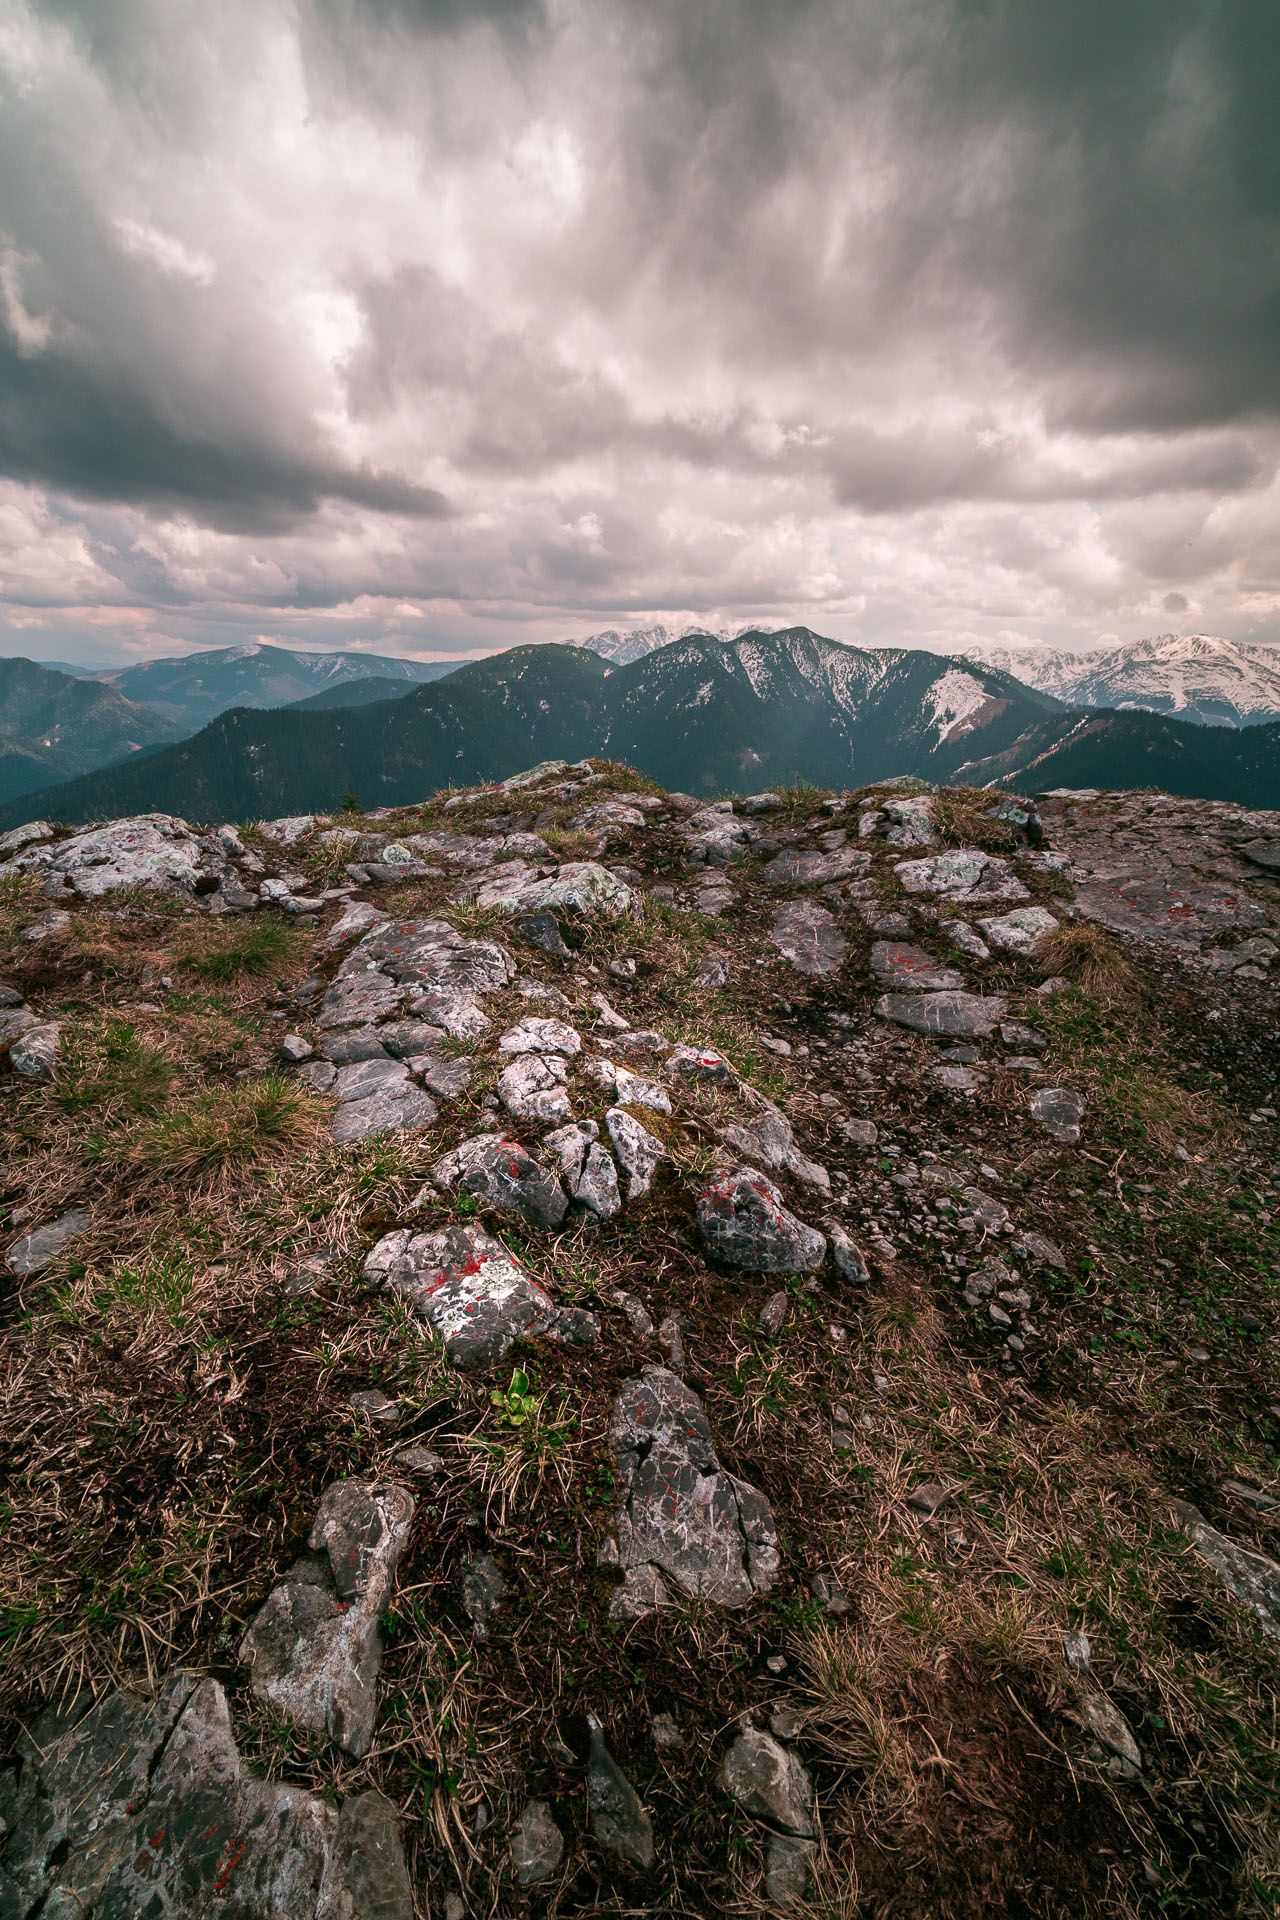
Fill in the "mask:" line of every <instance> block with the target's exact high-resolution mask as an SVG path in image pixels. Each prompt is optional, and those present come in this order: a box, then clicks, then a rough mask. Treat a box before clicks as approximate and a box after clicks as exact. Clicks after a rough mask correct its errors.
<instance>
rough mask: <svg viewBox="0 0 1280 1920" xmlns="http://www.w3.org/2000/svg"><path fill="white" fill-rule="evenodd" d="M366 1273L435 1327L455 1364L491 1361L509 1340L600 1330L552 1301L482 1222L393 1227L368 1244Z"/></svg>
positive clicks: (576, 1342)
mask: <svg viewBox="0 0 1280 1920" xmlns="http://www.w3.org/2000/svg"><path fill="white" fill-rule="evenodd" d="M364 1275H365V1278H366V1279H367V1280H368V1281H369V1283H370V1285H372V1286H375V1287H382V1286H386V1287H390V1288H391V1290H392V1292H394V1293H397V1294H398V1295H399V1296H400V1298H401V1299H402V1300H403V1301H404V1302H405V1304H406V1306H408V1307H409V1308H410V1309H411V1311H412V1312H413V1313H415V1314H416V1315H417V1316H418V1318H419V1319H420V1320H425V1321H426V1323H427V1325H428V1326H430V1327H432V1328H433V1329H434V1330H435V1332H436V1333H437V1334H438V1335H439V1337H440V1339H441V1340H442V1341H443V1342H444V1349H445V1353H446V1355H447V1356H448V1359H449V1361H450V1363H451V1365H453V1366H455V1367H462V1368H467V1369H470V1368H479V1367H487V1366H492V1365H494V1364H496V1363H497V1362H498V1361H500V1360H503V1359H505V1358H506V1356H507V1354H508V1353H509V1352H510V1350H511V1347H512V1345H513V1344H514V1342H515V1341H517V1340H522V1339H530V1338H535V1337H537V1336H538V1335H540V1334H545V1335H547V1336H548V1337H549V1338H551V1339H553V1340H559V1341H563V1342H564V1343H565V1344H566V1345H568V1346H585V1345H588V1344H589V1343H590V1342H591V1341H593V1340H595V1338H596V1337H597V1335H598V1333H599V1324H598V1322H597V1320H596V1318H595V1315H594V1314H591V1313H586V1312H584V1311H582V1310H580V1309H570V1308H560V1307H557V1306H556V1304H555V1302H554V1301H553V1300H552V1299H551V1297H550V1295H549V1294H548V1293H546V1292H545V1291H544V1289H543V1288H542V1287H540V1286H539V1285H538V1283H537V1281H536V1280H534V1279H533V1277H532V1276H531V1275H530V1274H528V1273H526V1272H525V1270H524V1268H523V1267H522V1266H521V1265H520V1264H519V1262H518V1261H517V1260H516V1259H515V1258H514V1257H513V1255H511V1254H510V1253H508V1252H507V1249H506V1248H505V1247H504V1246H503V1245H502V1244H501V1243H500V1242H499V1241H497V1240H493V1239H491V1238H490V1236H489V1235H488V1234H487V1233H485V1232H484V1230H483V1228H481V1227H476V1226H455V1227H445V1228H444V1229H443V1230H441V1231H440V1232H437V1233H418V1234H414V1233H410V1232H409V1231H408V1229H407V1228H404V1227H400V1228H397V1229H396V1231H395V1232H394V1233H388V1234H384V1235H383V1237H382V1239H381V1240H379V1241H378V1243H377V1245H376V1246H375V1247H374V1248H373V1249H372V1251H371V1252H370V1254H369V1255H368V1257H367V1259H366V1260H365V1263H364Z"/></svg>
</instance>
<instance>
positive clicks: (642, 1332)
mask: <svg viewBox="0 0 1280 1920" xmlns="http://www.w3.org/2000/svg"><path fill="white" fill-rule="evenodd" d="M613 1300H614V1303H615V1305H616V1306H619V1307H621V1309H622V1311H623V1313H624V1314H625V1315H626V1320H627V1325H628V1326H629V1327H630V1328H631V1331H632V1333H634V1335H635V1336H636V1339H637V1340H651V1339H652V1338H653V1321H652V1320H651V1319H650V1317H649V1315H648V1314H647V1313H646V1312H645V1310H644V1307H643V1306H642V1305H641V1303H640V1302H639V1300H637V1299H636V1297H635V1295H634V1294H633V1293H628V1292H627V1291H626V1290H625V1288H623V1287H615V1288H614V1290H613Z"/></svg>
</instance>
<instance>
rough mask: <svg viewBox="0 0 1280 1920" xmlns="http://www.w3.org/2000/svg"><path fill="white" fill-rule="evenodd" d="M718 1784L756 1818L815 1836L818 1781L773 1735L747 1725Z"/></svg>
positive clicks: (727, 1757) (806, 1836)
mask: <svg viewBox="0 0 1280 1920" xmlns="http://www.w3.org/2000/svg"><path fill="white" fill-rule="evenodd" d="M719 1785H720V1786H721V1788H722V1789H723V1790H724V1792H725V1793H728V1794H732V1796H733V1798H734V1799H735V1800H736V1801H737V1803H738V1805H739V1806H740V1807H741V1808H742V1811H743V1812H744V1813H747V1814H750V1815H751V1817H752V1818H753V1819H755V1820H767V1821H768V1823H769V1825H770V1826H771V1827H773V1828H775V1829H780V1830H781V1831H782V1832H783V1833H789V1834H794V1835H796V1836H797V1837H798V1838H800V1839H805V1840H807V1839H811V1838H812V1836H813V1834H814V1831H815V1829H814V1824H813V1782H812V1781H811V1780H810V1778H809V1773H808V1770H807V1768H806V1767H805V1766H804V1765H803V1764H802V1762H801V1761H800V1759H799V1757H798V1756H797V1755H796V1754H795V1753H794V1752H792V1750H791V1749H790V1748H788V1747H784V1746H782V1745H781V1743H780V1742H779V1741H777V1740H775V1739H774V1737H773V1735H772V1734H771V1733H763V1732H761V1730H760V1729H759V1728H758V1727H747V1728H745V1729H744V1730H743V1732H741V1733H740V1734H739V1735H738V1737H737V1739H736V1740H735V1741H734V1743H733V1745H732V1746H731V1747H730V1749H729V1751H728V1753H727V1754H726V1755H725V1757H724V1763H723V1765H722V1766H721V1768H720V1773H719Z"/></svg>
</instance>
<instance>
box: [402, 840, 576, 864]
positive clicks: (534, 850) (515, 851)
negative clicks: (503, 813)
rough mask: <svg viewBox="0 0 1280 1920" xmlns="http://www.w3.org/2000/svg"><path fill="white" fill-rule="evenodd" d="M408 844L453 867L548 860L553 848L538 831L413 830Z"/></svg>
mask: <svg viewBox="0 0 1280 1920" xmlns="http://www.w3.org/2000/svg"><path fill="white" fill-rule="evenodd" d="M405 845H406V846H408V847H412V848H413V849H414V851H415V852H417V853H425V854H428V855H430V856H431V857H432V858H433V859H436V860H447V861H448V862H449V863H450V865H451V866H458V867H476V868H482V867H492V866H496V865H497V863H498V861H500V860H512V859H516V860H549V859H551V857H552V855H551V849H550V847H549V846H548V845H547V843H546V841H545V840H541V839H539V837H538V835H537V834H536V833H500V834H494V835H489V836H482V835H480V834H472V833H447V832H444V831H436V832H433V833H410V834H407V835H406V836H405Z"/></svg>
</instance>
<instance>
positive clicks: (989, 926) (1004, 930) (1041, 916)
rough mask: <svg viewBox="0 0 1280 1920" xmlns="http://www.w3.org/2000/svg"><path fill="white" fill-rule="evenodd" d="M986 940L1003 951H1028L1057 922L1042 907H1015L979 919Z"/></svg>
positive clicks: (1055, 926)
mask: <svg viewBox="0 0 1280 1920" xmlns="http://www.w3.org/2000/svg"><path fill="white" fill-rule="evenodd" d="M978 925H979V926H980V927H981V928H982V931H983V933H984V934H985V935H986V937H987V940H988V941H989V943H990V944H991V945H992V946H993V947H999V948H1000V949H1001V951H1002V952H1005V953H1023V954H1026V953H1030V952H1031V951H1032V949H1033V948H1034V947H1035V945H1036V942H1037V941H1038V940H1041V939H1043V938H1044V936H1045V934H1047V933H1053V932H1055V931H1056V929H1057V925H1058V922H1057V921H1056V920H1055V919H1054V917H1053V915H1052V914H1051V913H1046V911H1045V909H1044V908H1043V907H1015V908H1014V910H1013V912H1012V913H1005V914H1001V915H1000V916H999V918H997V919H992V920H979V922H978Z"/></svg>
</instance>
